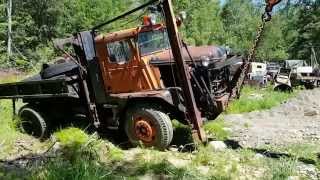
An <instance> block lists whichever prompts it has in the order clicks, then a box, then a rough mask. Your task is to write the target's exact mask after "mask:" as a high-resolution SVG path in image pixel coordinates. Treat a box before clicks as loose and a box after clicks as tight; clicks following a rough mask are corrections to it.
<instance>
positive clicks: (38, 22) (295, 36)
mask: <svg viewBox="0 0 320 180" xmlns="http://www.w3.org/2000/svg"><path fill="white" fill-rule="evenodd" d="M146 1H147V0H139V1H134V0H120V1H119V0H117V1H116V0H46V1H43V0H25V1H23V2H21V1H20V0H13V33H12V37H13V52H14V54H13V56H12V57H11V58H10V59H9V58H8V57H7V55H6V48H7V47H6V46H7V16H6V1H0V22H1V23H0V67H8V66H9V67H18V68H20V69H31V68H34V67H37V66H39V65H40V64H41V63H44V62H49V61H51V60H52V59H53V57H54V56H57V55H59V53H58V52H55V51H54V50H53V47H52V46H51V45H52V43H51V40H52V39H55V38H63V37H66V36H70V35H71V34H72V33H74V32H78V31H83V30H88V29H89V28H91V27H93V26H94V25H97V24H99V23H101V22H105V21H106V20H108V19H111V18H112V17H114V16H116V15H119V14H121V13H123V12H124V11H126V10H129V9H131V8H132V7H135V6H138V5H139V4H141V3H143V2H146ZM299 3H300V4H299V5H301V6H297V4H296V2H294V3H293V2H289V1H288V3H287V4H286V6H285V7H282V8H279V9H278V10H277V12H276V13H274V18H273V20H272V21H271V22H269V23H268V25H267V28H266V32H265V34H264V37H263V40H262V43H261V46H260V48H259V50H258V51H257V60H258V61H273V60H283V59H287V58H288V57H289V56H290V57H291V58H304V59H308V58H309V57H310V54H309V53H310V47H308V46H310V45H313V46H315V47H318V46H319V37H320V35H319V33H320V32H319V29H320V28H319V19H320V18H319V16H320V15H319V12H320V11H319V1H299ZM174 5H175V10H176V12H179V11H186V12H187V20H186V21H185V22H184V25H183V26H182V27H181V28H180V31H181V32H182V35H183V37H184V39H185V40H186V42H188V43H189V44H191V45H197V46H199V45H223V46H229V47H231V48H232V49H234V50H235V51H236V52H240V53H242V54H244V53H247V52H248V50H249V49H250V48H251V46H252V42H253V40H254V37H255V35H256V32H257V28H258V25H259V23H260V16H261V13H262V12H263V7H262V4H261V3H257V2H256V1H248V0H226V1H224V3H223V5H222V4H221V2H220V1H219V0H198V1H193V0H176V1H174ZM140 14H141V12H138V13H136V14H134V15H133V16H132V17H128V18H125V19H122V20H120V21H118V22H116V23H113V24H111V25H108V26H107V27H105V28H104V29H102V32H110V31H114V30H120V29H124V28H129V27H136V26H138V25H140V19H139V15H140Z"/></svg>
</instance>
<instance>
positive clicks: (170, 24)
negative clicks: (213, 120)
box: [162, 0, 207, 142]
mask: <svg viewBox="0 0 320 180" xmlns="http://www.w3.org/2000/svg"><path fill="white" fill-rule="evenodd" d="M162 5H163V9H164V16H165V20H166V27H167V31H168V36H169V40H170V44H171V49H172V54H173V57H174V60H175V61H176V65H177V71H178V75H179V80H180V83H181V86H182V87H181V88H182V90H183V95H184V99H185V105H186V108H187V117H188V118H189V120H190V121H191V124H192V135H193V138H194V139H196V140H200V141H201V142H206V141H207V138H206V134H205V132H204V130H203V128H202V125H203V122H202V118H201V115H200V111H199V110H198V108H197V105H196V101H195V97H194V94H193V90H192V86H191V81H190V80H191V76H190V73H189V70H188V67H187V66H186V63H185V61H184V59H183V56H182V48H181V47H182V43H181V39H180V37H179V33H178V27H177V23H176V18H175V16H174V11H173V6H172V2H171V0H164V1H163V2H162Z"/></svg>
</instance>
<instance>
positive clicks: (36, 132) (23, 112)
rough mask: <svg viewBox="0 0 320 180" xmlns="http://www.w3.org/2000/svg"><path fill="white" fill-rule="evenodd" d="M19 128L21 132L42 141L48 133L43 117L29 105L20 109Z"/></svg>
mask: <svg viewBox="0 0 320 180" xmlns="http://www.w3.org/2000/svg"><path fill="white" fill-rule="evenodd" d="M19 117H20V128H21V130H22V132H24V133H27V134H29V135H32V136H34V137H36V138H39V139H43V138H45V137H46V135H47V133H48V124H47V122H46V121H45V119H44V118H43V115H41V113H40V112H39V111H38V110H37V109H36V108H33V107H31V106H29V105H26V106H24V107H22V108H21V109H20V111H19Z"/></svg>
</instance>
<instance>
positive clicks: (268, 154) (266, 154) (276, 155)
mask: <svg viewBox="0 0 320 180" xmlns="http://www.w3.org/2000/svg"><path fill="white" fill-rule="evenodd" d="M224 142H225V144H226V145H227V147H228V148H230V149H233V150H237V149H244V148H243V147H242V146H241V145H240V144H239V142H238V141H234V140H226V141H224ZM248 150H251V151H253V152H255V153H259V154H262V155H263V156H264V157H267V158H272V159H281V158H290V159H297V160H298V161H300V162H303V163H305V164H312V165H317V163H318V162H317V161H316V160H314V159H310V158H305V157H296V156H294V155H292V154H288V153H282V152H274V151H270V150H267V149H261V148H248ZM317 158H318V161H320V153H318V155H317Z"/></svg>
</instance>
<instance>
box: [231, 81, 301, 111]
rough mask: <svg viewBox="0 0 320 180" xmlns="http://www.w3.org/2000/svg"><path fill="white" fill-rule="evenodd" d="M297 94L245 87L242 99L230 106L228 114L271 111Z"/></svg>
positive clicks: (269, 88) (269, 87) (268, 88)
mask: <svg viewBox="0 0 320 180" xmlns="http://www.w3.org/2000/svg"><path fill="white" fill-rule="evenodd" d="M295 94H296V93H287V92H277V91H273V88H272V86H268V87H267V88H258V87H250V86H245V87H243V89H242V91H241V97H240V98H239V99H237V100H235V101H233V102H231V104H230V105H229V107H228V109H227V111H226V113H227V114H237V113H245V112H252V111H259V110H265V109H270V108H272V107H274V106H277V105H280V104H281V103H282V102H284V101H286V100H288V99H289V98H291V97H293V96H295Z"/></svg>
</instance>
